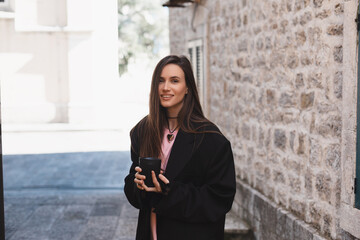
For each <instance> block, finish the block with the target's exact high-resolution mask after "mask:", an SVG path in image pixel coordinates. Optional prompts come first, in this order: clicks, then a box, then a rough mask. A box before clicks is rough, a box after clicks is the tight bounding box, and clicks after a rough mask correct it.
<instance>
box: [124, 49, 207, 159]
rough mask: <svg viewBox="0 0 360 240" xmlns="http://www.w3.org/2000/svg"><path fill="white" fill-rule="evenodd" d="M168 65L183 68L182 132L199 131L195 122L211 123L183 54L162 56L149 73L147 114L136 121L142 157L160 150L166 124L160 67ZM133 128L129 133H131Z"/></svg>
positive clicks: (179, 117) (179, 116)
mask: <svg viewBox="0 0 360 240" xmlns="http://www.w3.org/2000/svg"><path fill="white" fill-rule="evenodd" d="M168 64H176V65H178V66H179V67H180V68H181V69H182V70H183V71H184V74H185V82H186V86H187V88H188V93H187V94H186V95H185V96H184V100H183V101H184V103H183V106H182V108H181V110H180V112H179V114H178V124H179V128H180V129H181V130H182V131H184V132H189V133H198V131H197V130H198V129H197V128H195V126H194V123H210V122H209V120H207V119H206V118H205V116H204V114H203V111H202V108H201V105H200V101H199V94H198V91H197V88H196V84H195V78H194V73H193V70H192V67H191V63H190V61H189V60H188V59H187V58H186V57H185V56H176V55H169V56H167V57H164V58H163V59H161V60H160V62H159V63H158V64H157V65H156V67H155V70H154V73H153V76H152V82H151V91H150V101H149V114H148V115H147V116H146V117H145V118H144V119H143V120H142V121H141V122H140V123H139V133H138V134H139V136H138V137H140V139H141V144H140V153H139V156H141V157H158V156H159V155H160V153H161V141H162V136H163V131H164V127H165V126H167V124H168V122H167V121H168V119H167V112H166V108H164V107H163V106H161V104H160V98H159V79H160V76H161V72H162V70H163V68H164V67H165V66H166V65H168ZM133 130H134V129H133ZM133 130H132V131H131V134H134V131H133Z"/></svg>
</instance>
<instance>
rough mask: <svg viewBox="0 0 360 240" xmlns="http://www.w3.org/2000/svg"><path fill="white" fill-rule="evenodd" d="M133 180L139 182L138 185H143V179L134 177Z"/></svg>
mask: <svg viewBox="0 0 360 240" xmlns="http://www.w3.org/2000/svg"><path fill="white" fill-rule="evenodd" d="M134 182H135V183H136V184H139V185H143V184H144V181H143V180H141V179H137V178H135V179H134Z"/></svg>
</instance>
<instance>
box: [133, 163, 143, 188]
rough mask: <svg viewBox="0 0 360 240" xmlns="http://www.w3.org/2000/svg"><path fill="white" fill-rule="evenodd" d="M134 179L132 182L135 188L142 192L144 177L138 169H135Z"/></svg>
mask: <svg viewBox="0 0 360 240" xmlns="http://www.w3.org/2000/svg"><path fill="white" fill-rule="evenodd" d="M135 171H136V173H135V179H134V182H135V183H136V187H137V188H138V189H140V190H144V187H143V185H145V183H144V180H145V178H146V176H145V175H141V174H140V173H141V171H142V169H141V168H140V167H135Z"/></svg>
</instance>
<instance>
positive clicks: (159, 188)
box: [142, 171, 170, 193]
mask: <svg viewBox="0 0 360 240" xmlns="http://www.w3.org/2000/svg"><path fill="white" fill-rule="evenodd" d="M151 177H152V180H153V183H154V185H155V187H148V186H146V185H145V184H143V185H142V186H143V188H144V190H145V191H147V192H157V193H161V192H162V191H161V186H160V183H159V181H158V180H157V178H156V175H155V172H154V171H151ZM159 178H160V180H161V181H163V182H164V183H165V184H169V183H170V181H169V180H168V179H167V178H166V177H165V176H164V175H162V174H161V173H160V174H159Z"/></svg>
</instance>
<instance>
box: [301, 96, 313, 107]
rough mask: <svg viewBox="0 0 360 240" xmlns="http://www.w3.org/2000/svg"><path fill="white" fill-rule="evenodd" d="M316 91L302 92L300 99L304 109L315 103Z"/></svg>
mask: <svg viewBox="0 0 360 240" xmlns="http://www.w3.org/2000/svg"><path fill="white" fill-rule="evenodd" d="M314 95H315V94H314V92H310V93H302V94H301V97H300V98H301V99H300V102H301V104H300V107H301V108H302V109H306V108H309V107H312V106H313V104H314Z"/></svg>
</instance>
